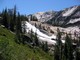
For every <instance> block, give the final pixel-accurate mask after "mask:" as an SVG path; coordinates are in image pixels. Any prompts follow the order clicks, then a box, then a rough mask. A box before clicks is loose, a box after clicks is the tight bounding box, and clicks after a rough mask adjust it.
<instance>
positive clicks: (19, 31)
mask: <svg viewBox="0 0 80 60" xmlns="http://www.w3.org/2000/svg"><path fill="white" fill-rule="evenodd" d="M21 35H22V28H21V19H20V14H19V13H18V17H17V20H16V38H17V40H18V41H17V42H19V43H21V42H22V36H21Z"/></svg>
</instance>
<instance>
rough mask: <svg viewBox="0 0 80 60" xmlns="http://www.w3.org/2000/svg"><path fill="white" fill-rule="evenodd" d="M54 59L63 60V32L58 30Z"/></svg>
mask: <svg viewBox="0 0 80 60" xmlns="http://www.w3.org/2000/svg"><path fill="white" fill-rule="evenodd" d="M54 59H55V60H61V59H62V41H61V32H60V30H59V29H57V39H56V45H55V50H54Z"/></svg>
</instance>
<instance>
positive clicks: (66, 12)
mask: <svg viewBox="0 0 80 60" xmlns="http://www.w3.org/2000/svg"><path fill="white" fill-rule="evenodd" d="M76 8H77V6H75V7H73V8H70V9H68V10H67V11H65V13H64V14H63V16H70V15H71V14H72V13H73V12H74V11H75V9H76Z"/></svg>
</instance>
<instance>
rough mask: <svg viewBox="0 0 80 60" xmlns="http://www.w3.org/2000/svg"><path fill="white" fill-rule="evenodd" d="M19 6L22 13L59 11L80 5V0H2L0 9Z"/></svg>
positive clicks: (0, 0) (18, 9)
mask: <svg viewBox="0 0 80 60" xmlns="http://www.w3.org/2000/svg"><path fill="white" fill-rule="evenodd" d="M14 5H16V7H17V11H19V12H20V13H21V14H26V15H28V14H33V13H37V12H45V11H51V10H53V11H59V10H63V9H64V8H68V7H71V6H75V5H80V0H0V11H2V10H3V9H5V8H13V7H14Z"/></svg>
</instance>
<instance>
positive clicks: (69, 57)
mask: <svg viewBox="0 0 80 60" xmlns="http://www.w3.org/2000/svg"><path fill="white" fill-rule="evenodd" d="M64 56H65V59H66V60H73V47H72V39H71V37H70V36H69V35H68V34H66V38H65V46H64Z"/></svg>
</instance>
